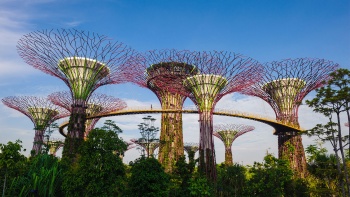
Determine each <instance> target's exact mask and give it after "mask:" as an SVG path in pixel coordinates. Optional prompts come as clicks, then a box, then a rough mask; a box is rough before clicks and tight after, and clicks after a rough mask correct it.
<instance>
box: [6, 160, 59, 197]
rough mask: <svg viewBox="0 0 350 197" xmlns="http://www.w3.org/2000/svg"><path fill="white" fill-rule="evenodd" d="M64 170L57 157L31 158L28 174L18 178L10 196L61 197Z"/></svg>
mask: <svg viewBox="0 0 350 197" xmlns="http://www.w3.org/2000/svg"><path fill="white" fill-rule="evenodd" d="M61 184H62V169H61V167H60V165H59V161H58V159H57V158H56V157H54V156H52V155H47V154H39V155H37V156H35V157H34V158H31V160H30V163H29V170H28V173H27V174H25V175H23V176H18V177H16V178H15V179H14V180H13V181H12V184H11V187H10V188H9V192H8V194H9V195H10V196H18V195H19V196H29V195H38V196H60V195H62V193H61V190H60V186H61Z"/></svg>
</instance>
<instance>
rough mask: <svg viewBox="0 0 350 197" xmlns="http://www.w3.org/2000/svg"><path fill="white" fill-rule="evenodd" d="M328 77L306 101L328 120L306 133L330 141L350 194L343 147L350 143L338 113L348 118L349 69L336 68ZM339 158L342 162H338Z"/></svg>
mask: <svg viewBox="0 0 350 197" xmlns="http://www.w3.org/2000/svg"><path fill="white" fill-rule="evenodd" d="M330 77H331V79H330V80H328V81H327V82H324V83H325V84H326V85H325V86H324V87H321V88H319V89H317V90H316V97H315V98H314V99H312V100H311V101H309V100H307V101H306V103H307V104H308V105H309V107H312V108H314V109H313V111H315V112H318V113H321V114H323V115H325V116H326V117H328V119H329V122H328V123H327V124H326V125H322V124H317V125H316V127H314V128H313V129H311V130H309V131H308V135H316V136H318V137H319V138H320V139H321V140H323V141H330V142H331V144H332V146H333V150H334V153H335V156H336V157H337V161H338V172H339V174H340V175H341V176H340V177H342V176H344V177H345V185H346V188H347V195H348V196H350V180H349V174H348V169H347V165H346V158H345V151H344V148H345V147H346V146H347V145H350V143H349V141H348V140H349V139H348V138H349V135H347V136H344V135H343V132H342V129H341V122H340V114H341V113H344V112H345V113H346V115H347V118H348V121H349V120H350V112H349V110H350V104H349V102H350V79H349V77H350V71H349V70H347V69H338V70H336V71H335V72H333V73H331V74H330ZM333 119H335V122H333ZM349 134H350V128H349ZM339 152H340V156H339ZM338 158H339V159H338ZM339 160H341V161H342V162H341V163H340V162H339ZM343 172H344V173H343ZM339 182H340V187H341V188H342V193H343V196H345V193H346V192H345V187H344V181H343V179H342V178H341V180H340V181H339Z"/></svg>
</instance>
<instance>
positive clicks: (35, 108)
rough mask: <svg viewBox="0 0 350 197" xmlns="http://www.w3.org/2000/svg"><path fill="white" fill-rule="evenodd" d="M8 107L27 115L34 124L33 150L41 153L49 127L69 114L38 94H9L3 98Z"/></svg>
mask: <svg viewBox="0 0 350 197" xmlns="http://www.w3.org/2000/svg"><path fill="white" fill-rule="evenodd" d="M2 102H3V103H4V105H6V106H7V107H10V108H12V109H15V110H17V111H19V112H21V113H22V114H24V115H26V116H27V117H28V118H29V119H30V120H31V121H32V122H33V124H34V130H35V136H34V142H33V148H32V151H34V152H35V155H37V154H38V153H41V151H42V145H43V143H44V141H43V140H44V133H45V130H46V129H47V127H48V126H49V125H50V124H51V123H52V122H54V121H55V120H58V119H60V118H63V117H67V116H69V112H68V111H66V110H65V109H63V108H61V107H59V106H56V105H54V104H53V103H51V102H50V101H49V100H48V99H47V98H45V97H44V98H43V97H36V96H9V97H5V98H3V99H2Z"/></svg>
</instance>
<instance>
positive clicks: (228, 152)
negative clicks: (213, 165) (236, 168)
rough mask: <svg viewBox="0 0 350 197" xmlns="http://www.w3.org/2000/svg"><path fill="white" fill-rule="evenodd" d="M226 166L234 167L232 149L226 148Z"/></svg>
mask: <svg viewBox="0 0 350 197" xmlns="http://www.w3.org/2000/svg"><path fill="white" fill-rule="evenodd" d="M225 164H226V165H228V166H232V165H233V159H232V150H231V146H230V147H225Z"/></svg>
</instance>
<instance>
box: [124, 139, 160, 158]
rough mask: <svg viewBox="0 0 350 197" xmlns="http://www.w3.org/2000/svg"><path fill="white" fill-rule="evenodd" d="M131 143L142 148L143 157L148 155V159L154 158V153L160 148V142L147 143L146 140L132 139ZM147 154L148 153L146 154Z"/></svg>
mask: <svg viewBox="0 0 350 197" xmlns="http://www.w3.org/2000/svg"><path fill="white" fill-rule="evenodd" d="M130 141H131V142H133V143H135V144H136V145H138V146H140V147H141V148H142V155H146V156H147V157H151V156H154V155H153V154H154V151H155V150H156V149H157V148H158V147H159V141H158V140H155V141H147V140H145V139H144V138H140V139H131V140H130ZM145 152H146V153H145Z"/></svg>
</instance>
